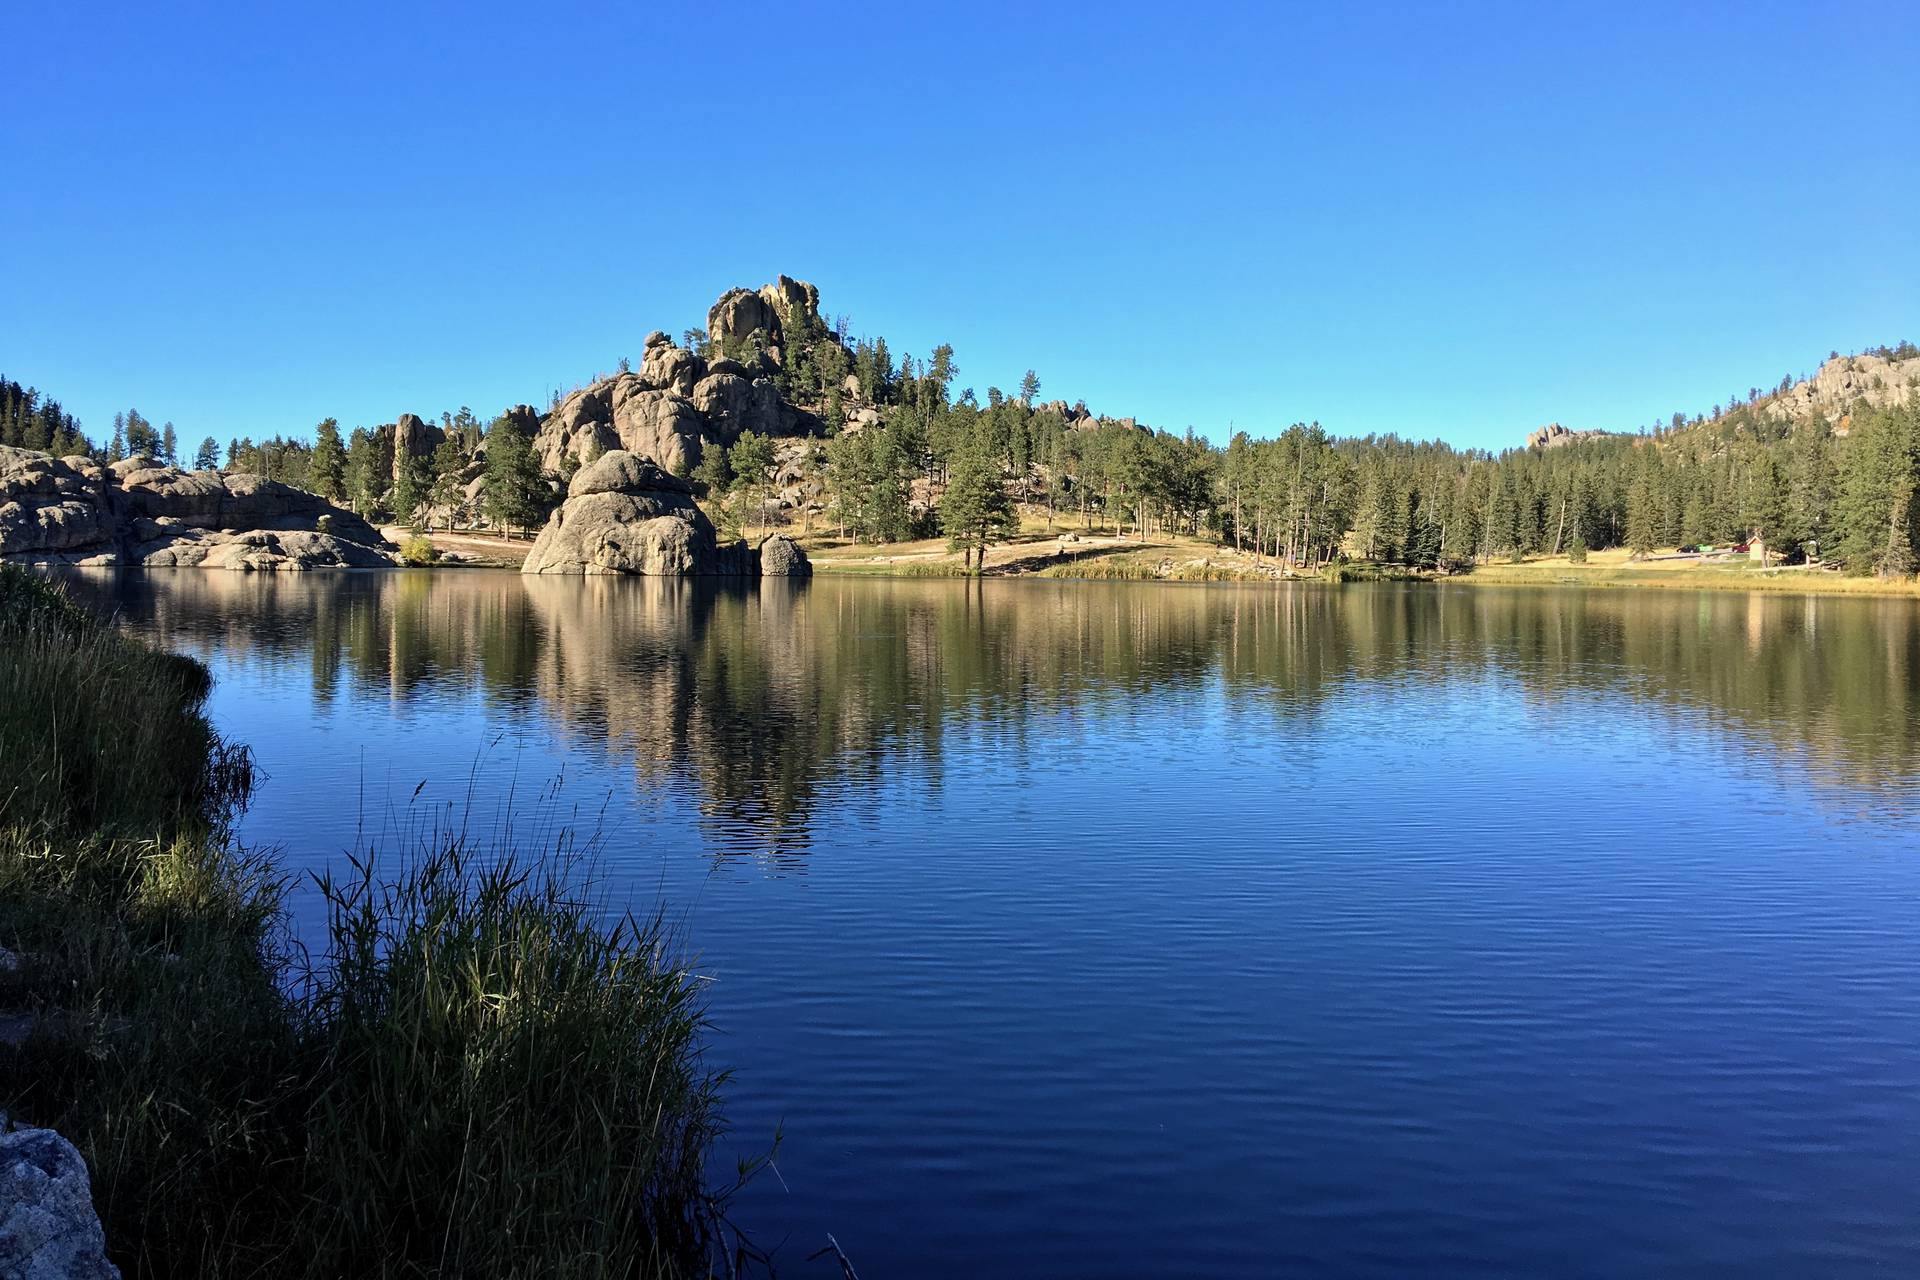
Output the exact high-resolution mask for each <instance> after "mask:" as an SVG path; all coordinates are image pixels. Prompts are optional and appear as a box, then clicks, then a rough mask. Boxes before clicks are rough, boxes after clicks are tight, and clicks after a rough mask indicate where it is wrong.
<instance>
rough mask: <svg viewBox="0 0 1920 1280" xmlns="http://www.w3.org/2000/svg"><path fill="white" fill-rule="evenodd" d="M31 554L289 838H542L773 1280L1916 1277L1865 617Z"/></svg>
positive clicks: (1440, 595) (1916, 1044) (1919, 1087)
mask: <svg viewBox="0 0 1920 1280" xmlns="http://www.w3.org/2000/svg"><path fill="white" fill-rule="evenodd" d="M76 590H78V591H79V592H81V593H82V594H84V595H86V596H87V597H89V598H91V599H93V600H95V601H97V602H98V603H99V604H101V605H102V606H104V607H108V608H112V609H116V610H118V611H119V613H120V614H121V615H122V616H123V617H124V618H125V619H126V620H127V621H128V622H130V623H131V624H132V625H133V626H134V627H136V628H137V629H139V630H140V631H142V632H143V633H145V634H147V635H149V636H151V637H152V638H154V639H156V640H157V641H159V642H160V643H161V644H163V645H166V646H169V647H171V648H174V649H178V650H182V651H185V652H190V653H194V654H197V655H199V656H201V657H202V658H204V659H205V660H206V661H207V662H208V663H209V664H210V665H211V666H212V668H213V671H214V673H215V675H216V677H217V680H218V684H217V686H216V692H215V694H214V699H213V713H214V715H215V717H216V719H217V720H218V721H219V723H220V724H221V726H222V727H223V728H224V729H225V730H226V731H227V732H228V733H229V734H230V735H232V736H234V737H236V738H239V739H241V740H243V741H246V742H248V743H250V744H251V745H252V746H253V749H254V750H255V752H256V753H257V755H258V757H259V760H260V763H261V765H262V766H263V768H264V770H265V772H266V775H267V780H266V781H265V783H264V784H263V785H262V787H261V788H260V790H259V793H258V796H257V799H256V801H255V803H254V805H253V808H252V810H251V811H250V813H249V814H248V815H247V817H246V819H245V821H244V830H243V834H244V836H245V837H246V838H247V839H248V840H250V841H254V842H262V843H271V844H277V845H279V846H281V847H282V848H283V850H284V856H285V859H286V860H287V862H288V863H289V864H290V865H292V866H295V867H300V868H314V869H317V868H323V867H326V866H330V865H338V864H339V863H340V861H341V860H342V859H343V856H344V853H345V851H346V850H347V849H348V848H349V847H351V846H352V845H353V844H354V843H355V840H356V835H357V833H359V832H363V831H364V832H367V833H378V832H381V831H390V830H395V829H405V828H407V827H408V826H409V825H414V826H417V825H418V824H420V823H421V822H423V821H432V820H434V819H435V817H436V815H444V814H446V813H447V812H449V810H452V811H455V812H459V811H463V810H469V809H470V811H471V812H470V821H471V823H472V824H473V825H474V826H476V827H477V828H479V829H482V830H487V829H492V826H493V825H494V824H495V823H496V819H497V818H498V817H499V811H500V809H501V807H502V799H501V797H502V796H504V795H505V794H506V793H507V792H508V791H509V790H511V793H512V796H513V802H512V803H513V807H514V809H515V810H516V812H517V813H518V815H519V816H518V818H517V819H516V821H517V823H518V824H519V827H520V829H521V830H522V831H524V832H530V833H534V834H537V833H538V832H539V831H541V830H542V829H545V828H550V827H551V826H552V825H553V824H554V823H556V822H559V821H562V820H572V821H574V822H576V823H577V824H578V825H580V826H582V827H584V828H587V829H598V830H599V831H600V832H601V833H602V835H603V837H604V840H605V852H604V860H603V866H602V875H603V878H604V879H603V884H602V891H603V892H604V893H606V894H607V895H608V897H609V900H610V901H612V902H613V903H614V904H615V905H624V904H626V903H627V902H629V901H630V902H632V903H634V904H636V905H638V906H639V907H641V908H642V909H651V907H652V906H653V904H655V903H656V902H658V901H662V900H664V902H665V903H666V904H667V906H668V908H669V910H670V911H671V913H672V914H673V915H674V916H675V917H676V918H680V919H684V920H685V921H686V926H687V930H688V935H689V938H690V940H691V942H692V945H693V946H694V947H695V948H696V949H697V950H698V952H699V953H700V956H701V960H700V966H699V967H700V971H701V972H702V973H703V974H706V975H708V976H709V977H711V979H712V982H711V985H710V988H709V989H710V992H711V1001H712V1006H711V1007H712V1013H713V1017H714V1021H715V1024H716V1025H715V1031H714V1034H713V1036H712V1039H711V1048H712V1056H713V1059H714V1061H715V1062H716V1063H717V1064H721V1065H725V1066H728V1067H731V1068H732V1069H733V1070H734V1071H735V1072H736V1075H735V1079H734V1081H733V1084H732V1085H731V1087H730V1089H729V1095H728V1096H729V1099H730V1107H729V1111H730V1115H731V1117H732V1120H733V1124H734V1133H733V1135H732V1137H731V1138H730V1140H729V1146H728V1149H727V1151H726V1154H727V1155H728V1156H729V1157H731V1156H732V1155H733V1154H736V1153H738V1154H752V1153H754V1152H756V1151H759V1150H762V1149H764V1146H765V1144H766V1142H767V1140H768V1139H770V1138H771V1136H772V1134H773V1133H774V1131H775V1130H776V1129H777V1128H778V1129H783V1130H784V1134H785V1138H784V1141H783V1143H782V1145H781V1147H780V1152H779V1157H778V1176H776V1175H774V1174H772V1173H768V1174H765V1175H763V1176H762V1177H761V1178H760V1179H759V1180H758V1181H757V1182H755V1183H754V1184H753V1185H752V1186H751V1187H750V1189H749V1190H748V1192H747V1193H745V1195H744V1196H743V1197H742V1199H741V1201H740V1203H739V1214H738V1216H739V1218H740V1220H741V1221H742V1222H743V1223H744V1224H746V1225H747V1226H749V1227H750V1228H752V1229H753V1230H754V1231H755V1232H756V1234H757V1235H758V1237H759V1239H760V1241H761V1243H762V1244H763V1245H774V1244H779V1243H780V1242H781V1241H782V1240H785V1241H786V1243H785V1245H784V1247H782V1248H781V1250H780V1252H779V1254H778V1257H779V1259H780V1261H781V1264H782V1274H786V1275H799V1276H810V1275H821V1276H826V1275H837V1274H838V1272H837V1268H835V1267H834V1266H833V1265H832V1263H831V1262H830V1260H826V1259H822V1260H820V1261H818V1262H814V1263H808V1262H806V1261H805V1258H806V1255H807V1254H809V1253H811V1252H813V1251H814V1249H816V1248H818V1247H819V1246H820V1245H822V1244H824V1243H825V1234H826V1233H827V1232H829V1231H831V1232H832V1233H833V1234H834V1235H835V1236H836V1237H837V1238H838V1239H839V1241H840V1243H841V1244H842V1246H843V1247H845V1249H846V1250H847V1252H848V1254H849V1255H850V1256H851V1257H852V1259H853V1261H854V1263H855V1265H856V1266H857V1267H858V1268H859V1269H860V1273H861V1274H862V1276H864V1277H866V1278H867V1280H877V1278H880V1277H901V1276H946V1275H953V1276H976V1275H1033V1276H1049V1277H1063V1276H1102V1277H1107V1276H1171V1275H1202V1274H1204V1275H1227V1274H1233V1275H1271V1274H1287V1273H1295V1272H1300V1273H1305V1272H1311V1273H1315V1274H1327V1275H1356V1276H1361V1275H1364V1276H1396V1277H1398V1276H1408V1275H1414V1274H1449V1273H1450V1274H1476V1275H1500V1274H1505V1275H1556V1276H1585V1275H1593V1276H1601V1275H1606V1276H1619V1275H1645V1274H1656V1273H1657V1274H1665V1275H1677V1274H1687V1275H1695V1274H1728V1275H1756V1274H1781V1275H1851V1274H1868V1273H1872V1274H1889V1275H1896V1274H1898V1275H1913V1274H1920V1201H1917V1200H1916V1198H1915V1187H1916V1185H1920V608H1917V607H1916V605H1915V603H1914V602H1912V601H1905V600H1855V599H1838V598H1826V599H1821V598H1811V599H1802V598H1791V597H1781V596H1753V597H1748V596H1743V595H1736V594H1700V595H1694V594H1687V593H1681V592H1672V593H1668V592H1630V591H1620V592H1592V593H1585V592H1580V591H1574V590H1555V589H1525V588H1516V589H1502V588H1488V587H1457V586H1456V587H1445V586H1440V587H1434V586H1417V585H1416V586H1378V587H1352V586H1350V587H1345V588H1323V587H1318V586H1297V587H1293V588H1267V587H1262V588H1232V587H1182V586H1155V585H1118V584H1114V585H1109V584H1075V583H1051V582H1038V581H1014V582H1005V581H1002V582H988V583H964V582H946V581H924V582H916V581H884V580H873V581H864V580H835V579H831V578H829V579H825V580H821V581H816V582H814V583H813V584H812V585H810V586H801V587H794V586H789V585H787V584H784V583H777V582H771V581H769V582H766V583H762V584H758V585H757V586H752V587H747V588H744V589H739V588H716V587H714V586H712V585H711V584H701V585H695V584H688V583H684V582H671V581H646V580H614V581H609V580H588V581H581V580H577V579H576V580H572V581H561V580H551V579H547V580H522V579H521V578H520V577H519V576H518V575H515V574H511V573H491V572H480V571H475V572H443V573H434V574H427V573H388V574H366V575H361V574H323V573H315V574H306V575H297V576H278V577H276V576H272V575H264V576H244V575H238V574H224V573H211V572H205V573H203V572H195V571H179V572H174V573H153V574H146V575H123V576H88V577H82V578H78V579H76ZM416 787H418V788H419V790H418V793H417V794H416V793H415V792H416ZM470 794H471V795H473V796H475V797H477V798H475V799H472V800H469V799H468V797H469V795H470ZM312 904H313V899H312V895H311V893H303V894H301V895H299V896H297V897H296V906H297V907H298V908H300V909H301V910H302V911H303V912H305V913H306V914H305V915H304V916H303V918H302V927H303V928H304V929H308V930H310V929H311V927H312V920H311V918H310V917H311V912H312Z"/></svg>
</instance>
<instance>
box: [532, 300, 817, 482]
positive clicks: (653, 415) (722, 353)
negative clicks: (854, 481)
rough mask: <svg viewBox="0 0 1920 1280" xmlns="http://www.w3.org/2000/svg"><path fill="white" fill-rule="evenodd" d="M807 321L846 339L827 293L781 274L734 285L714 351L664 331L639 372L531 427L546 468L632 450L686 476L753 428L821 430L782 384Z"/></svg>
mask: <svg viewBox="0 0 1920 1280" xmlns="http://www.w3.org/2000/svg"><path fill="white" fill-rule="evenodd" d="M799 324H805V325H806V326H807V332H809V333H810V334H813V335H814V337H815V340H821V341H828V342H837V341H838V339H837V338H833V337H832V336H831V335H828V336H826V337H824V338H822V337H821V336H820V335H824V334H826V327H825V326H824V325H823V324H820V291H819V290H818V289H816V288H814V287H813V286H812V285H810V284H807V283H806V282H805V281H801V280H794V279H792V278H791V277H788V276H781V277H780V278H779V279H778V280H776V281H775V282H774V283H772V284H770V285H767V286H765V287H764V288H761V289H760V290H758V291H755V290H752V289H729V290H728V291H727V292H726V293H724V294H722V295H721V297H720V300H719V301H718V302H716V303H714V304H713V308H712V309H711V310H710V311H709V312H708V314H707V329H708V334H709V349H708V351H707V354H706V355H704V356H702V355H700V354H698V353H696V352H693V351H689V350H687V349H686V348H685V347H681V346H678V345H676V344H675V343H674V341H673V339H672V338H670V337H668V336H667V335H666V334H665V333H663V332H661V331H660V330H658V329H656V330H654V331H653V332H652V333H650V334H648V335H647V339H646V348H645V350H644V351H643V352H642V354H641V358H640V368H639V369H638V370H637V371H636V370H628V371H626V372H623V373H619V374H615V375H614V376H613V377H610V378H603V379H601V380H600V381H598V382H595V383H594V384H593V385H591V386H588V387H582V388H581V389H580V390H578V391H575V392H574V393H573V394H572V395H570V396H568V397H567V398H566V399H565V400H563V401H561V402H560V404H559V405H558V406H557V407H556V408H555V409H554V410H553V412H552V413H550V414H548V415H547V416H546V417H545V418H544V419H543V420H541V421H540V422H539V424H538V429H537V430H534V431H531V432H529V434H530V435H531V436H532V438H533V447H534V453H535V455H536V456H537V457H538V458H539V459H540V465H541V466H542V467H543V468H544V469H545V470H547V471H549V472H552V473H555V474H559V473H562V472H564V471H565V469H566V466H567V460H568V459H569V458H571V459H574V460H576V461H577V462H580V463H587V462H591V461H592V460H593V459H594V458H597V457H599V456H600V455H601V454H603V453H605V452H607V451H609V450H613V449H624V450H626V451H627V452H629V453H637V454H641V455H642V456H644V457H648V458H652V459H653V460H654V461H655V462H657V463H659V464H660V466H661V467H663V468H664V469H665V470H667V471H669V472H671V473H672V474H674V475H677V476H684V475H688V474H691V472H692V471H693V468H694V467H695V466H697V465H699V462H700V458H701V456H702V454H703V453H704V452H705V451H706V449H707V447H708V446H710V445H715V444H719V445H730V444H732V443H733V442H734V441H735V440H738V439H739V438H740V434H741V433H742V432H743V431H752V432H755V433H757V434H760V435H765V436H791V435H804V434H812V433H815V432H817V431H818V429H819V426H820V424H819V422H818V420H817V419H816V418H815V417H814V415H813V413H812V412H809V411H807V410H805V409H802V408H800V407H798V406H796V405H792V404H789V403H788V402H787V401H786V400H785V399H784V398H782V396H781V395H780V390H779V387H778V386H777V385H776V383H775V381H774V379H775V377H776V376H777V375H778V374H779V372H780V360H781V355H780V352H781V344H782V343H783V342H784V341H785V340H786V336H787V335H788V334H789V333H790V332H792V331H793V330H794V327H795V326H796V325H799ZM756 335H757V336H756Z"/></svg>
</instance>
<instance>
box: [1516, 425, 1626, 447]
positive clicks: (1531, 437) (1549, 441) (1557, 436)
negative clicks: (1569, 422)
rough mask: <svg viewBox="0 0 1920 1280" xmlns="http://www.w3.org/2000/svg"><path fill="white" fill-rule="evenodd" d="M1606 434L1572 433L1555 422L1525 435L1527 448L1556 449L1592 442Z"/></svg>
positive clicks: (1598, 432)
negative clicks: (1581, 442)
mask: <svg viewBox="0 0 1920 1280" xmlns="http://www.w3.org/2000/svg"><path fill="white" fill-rule="evenodd" d="M1606 434H1607V433H1606V432H1604V431H1573V430H1570V429H1568V428H1566V427H1563V426H1561V425H1560V424H1559V423H1557V422H1549V423H1548V424H1547V425H1546V426H1544V427H1542V428H1540V429H1539V430H1538V431H1529V432H1528V433H1527V448H1529V449H1558V448H1560V447H1561V446H1563V445H1569V444H1578V443H1579V442H1580V441H1582V440H1592V439H1595V438H1597V437H1599V436H1604V435H1606Z"/></svg>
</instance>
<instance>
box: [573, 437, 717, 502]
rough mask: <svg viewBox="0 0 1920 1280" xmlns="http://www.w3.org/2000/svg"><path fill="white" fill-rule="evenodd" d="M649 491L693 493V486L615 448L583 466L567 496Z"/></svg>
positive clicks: (636, 456)
mask: <svg viewBox="0 0 1920 1280" xmlns="http://www.w3.org/2000/svg"><path fill="white" fill-rule="evenodd" d="M648 490H657V491H660V492H664V493H683V494H691V493H692V492H693V486H692V485H691V484H689V483H687V482H686V481H685V480H682V479H681V478H680V477H679V476H676V475H670V474H669V473H667V472H665V471H662V470H661V469H660V467H659V465H658V464H657V463H655V462H654V460H653V459H652V458H646V457H642V456H640V455H639V454H636V453H630V452H628V451H626V450H624V449H616V450H614V451H613V452H612V453H608V454H603V455H602V456H601V457H599V458H598V459H596V460H595V461H593V462H591V463H589V464H587V465H586V466H585V467H582V468H581V469H580V470H579V472H578V473H576V474H575V475H574V477H573V481H572V482H571V483H570V484H568V485H567V496H568V497H569V498H584V497H586V496H587V495H588V494H590V493H626V492H633V493H641V492H646V491H648Z"/></svg>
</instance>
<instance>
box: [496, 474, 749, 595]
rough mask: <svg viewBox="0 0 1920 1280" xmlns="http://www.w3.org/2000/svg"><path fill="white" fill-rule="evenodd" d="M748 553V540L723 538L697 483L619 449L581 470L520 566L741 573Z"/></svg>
mask: <svg viewBox="0 0 1920 1280" xmlns="http://www.w3.org/2000/svg"><path fill="white" fill-rule="evenodd" d="M748 558H749V557H748V554H747V551H746V546H745V544H744V543H733V544H726V545H722V544H721V543H720V542H719V541H718V539H717V537H716V536H715V533H714V528H713V522H712V521H710V520H708V519H707V517H706V513H705V512H703V511H701V510H700V508H699V505H698V504H697V503H695V502H694V500H693V493H692V486H690V485H688V484H687V483H686V482H685V481H683V480H680V479H677V478H676V477H674V476H672V475H669V474H667V473H666V472H664V471H662V470H661V469H660V467H659V466H658V465H657V464H656V463H654V462H653V460H651V459H649V458H644V457H637V456H635V455H634V454H632V453H629V452H627V451H626V450H614V451H612V452H610V453H608V454H606V455H604V456H602V457H600V458H599V459H597V460H595V461H594V462H592V463H590V464H589V465H588V466H586V467H583V468H582V469H581V470H580V472H579V473H578V474H577V475H575V476H574V478H573V482H572V483H571V484H570V485H568V487H567V500H566V501H565V502H563V503H561V504H560V507H559V509H558V510H556V511H555V512H554V513H553V515H552V516H551V517H550V518H549V519H548V520H547V525H546V527H545V528H544V529H542V530H541V531H540V536H539V537H538V538H537V539H535V540H534V544H533V549H532V550H531V551H530V552H528V554H527V559H526V562H525V563H524V564H523V565H522V566H521V572H522V573H534V574H575V573H578V574H618V573H631V574H646V575H651V576H659V577H684V576H691V575H707V574H740V573H745V572H748V570H749V566H748Z"/></svg>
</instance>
